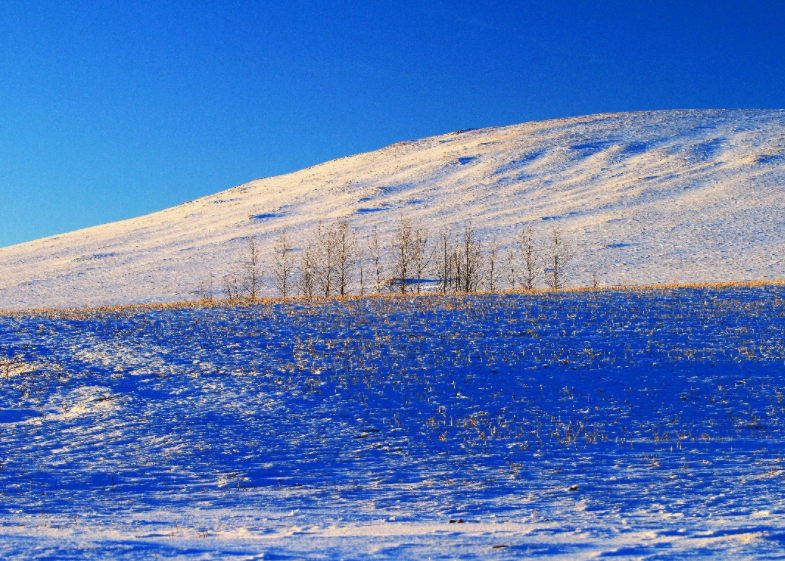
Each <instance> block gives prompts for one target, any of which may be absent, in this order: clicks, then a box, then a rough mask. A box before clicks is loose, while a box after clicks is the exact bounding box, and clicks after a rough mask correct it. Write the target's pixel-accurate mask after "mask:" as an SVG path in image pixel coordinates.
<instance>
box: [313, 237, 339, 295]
mask: <svg viewBox="0 0 785 561" xmlns="http://www.w3.org/2000/svg"><path fill="white" fill-rule="evenodd" d="M316 240H317V244H318V245H317V251H316V261H315V271H316V276H317V279H318V285H319V288H320V291H321V293H322V295H323V296H325V297H329V296H330V295H331V294H332V293H333V291H334V290H335V287H334V279H335V242H336V234H335V228H334V227H333V226H325V225H324V224H323V223H321V222H319V226H318V227H317V230H316Z"/></svg>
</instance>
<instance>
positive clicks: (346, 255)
mask: <svg viewBox="0 0 785 561" xmlns="http://www.w3.org/2000/svg"><path fill="white" fill-rule="evenodd" d="M332 237H333V240H332V243H333V247H334V251H333V253H334V255H335V281H336V285H337V286H336V290H337V291H338V294H340V295H341V296H346V295H347V294H348V292H349V283H350V282H351V273H352V269H353V268H354V266H355V259H356V258H355V256H354V251H355V243H354V235H353V233H352V230H351V227H350V225H349V220H347V219H344V220H341V221H339V222H338V224H336V225H335V227H334V228H333V231H332Z"/></svg>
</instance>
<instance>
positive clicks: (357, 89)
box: [0, 0, 785, 246]
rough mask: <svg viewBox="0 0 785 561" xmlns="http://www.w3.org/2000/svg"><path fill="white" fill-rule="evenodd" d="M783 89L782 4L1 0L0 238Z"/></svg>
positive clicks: (768, 103)
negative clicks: (460, 144)
mask: <svg viewBox="0 0 785 561" xmlns="http://www.w3.org/2000/svg"><path fill="white" fill-rule="evenodd" d="M717 107H746V108H785V2H781V1H770V2H760V1H758V2H756V1H754V0H744V1H738V2H722V1H717V0H712V1H710V0H706V1H697V0H695V1H687V0H680V1H672V2H670V1H655V0H652V1H645V2H644V1H635V0H624V1H607V0H603V1H599V0H598V1H589V0H586V1H582V2H568V1H558V0H547V1H542V2H539V1H537V2H535V1H532V2H529V1H518V2H516V1H513V0H506V1H494V0H484V1H474V2H469V1H462V0H449V1H447V0H445V1H437V0H414V1H407V0H399V1H396V2H381V1H379V2H377V1H374V0H365V1H350V0H331V1H311V2H306V1H301V0H279V1H276V2H267V1H264V0H259V1H250V0H213V1H201V2H198V1H194V2H177V1H171V2H163V1H160V0H154V1H151V0H133V1H126V0H111V1H110V0H106V1H101V0H74V1H72V0H58V1H55V0H51V1H43V0H2V2H0V211H1V212H0V246H5V245H10V244H14V243H19V242H22V241H26V240H31V239H35V238H38V237H42V236H47V235H52V234H56V233H60V232H65V231H69V230H73V229H77V228H82V227H86V226H91V225H95V224H100V223H105V222H110V221H114V220H119V219H122V218H130V217H132V216H138V215H141V214H146V213H148V212H152V211H155V210H159V209H163V208H166V207H169V206H172V205H176V204H178V203H181V202H183V201H186V200H189V199H193V198H196V197H200V196H203V195H207V194H210V193H214V192H217V191H220V190H222V189H226V188H229V187H232V186H234V185H237V184H240V183H243V182H246V181H249V180H252V179H254V178H257V177H260V176H271V175H277V174H281V173H286V172H290V171H295V170H297V169H300V168H303V167H306V166H309V165H313V164H316V163H319V162H323V161H326V160H330V159H333V158H336V157H340V156H345V155H348V154H354V153H358V152H365V151H369V150H373V149H376V148H380V147H382V146H385V145H387V144H391V143H393V142H397V141H399V140H405V139H412V138H420V137H424V136H430V135H435V134H440V133H445V132H449V131H452V130H456V129H463V128H470V127H477V128H479V127H486V126H493V125H507V124H514V123H519V122H524V121H530V120H538V119H546V118H553V117H565V116H571V115H580V114H587V113H598V112H605V111H632V110H644V109H670V108H717Z"/></svg>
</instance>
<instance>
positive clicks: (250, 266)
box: [243, 236, 262, 300]
mask: <svg viewBox="0 0 785 561" xmlns="http://www.w3.org/2000/svg"><path fill="white" fill-rule="evenodd" d="M243 265H244V268H245V292H246V294H247V295H248V298H250V299H251V300H256V299H257V298H258V297H259V290H260V288H261V278H262V273H261V255H260V253H259V246H258V244H257V243H256V238H255V237H253V236H251V237H250V238H248V250H247V253H246V257H245V263H244V264H243Z"/></svg>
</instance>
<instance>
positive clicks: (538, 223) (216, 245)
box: [0, 110, 785, 309]
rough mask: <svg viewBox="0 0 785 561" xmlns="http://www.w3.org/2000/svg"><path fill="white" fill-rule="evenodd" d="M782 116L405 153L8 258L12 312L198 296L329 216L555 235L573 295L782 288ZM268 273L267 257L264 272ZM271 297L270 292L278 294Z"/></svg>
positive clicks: (389, 151) (511, 135)
mask: <svg viewBox="0 0 785 561" xmlns="http://www.w3.org/2000/svg"><path fill="white" fill-rule="evenodd" d="M784 134H785V111H782V110H711V111H704V110H701V111H697V110H696V111H660V112H645V113H624V114H606V115H594V116H586V117H578V118H570V119H561V120H552V121H543V122H533V123H525V124H522V125H516V126H509V127H503V128H491V129H483V130H473V131H463V132H456V133H452V134H447V135H443V136H438V137H433V138H427V139H424V140H417V141H410V142H400V143H397V144H394V145H392V146H388V147H386V148H383V149H381V150H378V151H375V152H371V153H367V154H360V155H356V156H352V157H347V158H343V159H339V160H335V161H331V162H327V163H325V164H322V165H318V166H315V167H312V168H308V169H305V170H302V171H299V172H296V173H292V174H289V175H284V176H280V177H273V178H269V179H260V180H257V181H253V182H251V183H248V184H245V185H242V186H239V187H235V188H233V189H229V190H228V191H224V192H222V193H218V194H216V195H213V196H209V197H205V198H203V199H199V200H196V201H192V202H189V203H185V204H182V205H180V206H178V207H174V208H171V209H168V210H164V211H162V212H158V213H155V214H151V215H148V216H144V217H140V218H135V219H131V220H126V221H123V222H117V223H113V224H108V225H104V226H98V227H94V228H89V229H86V230H81V231H77V232H72V233H70V234H64V235H60V236H55V237H51V238H46V239H42V240H38V241H34V242H30V243H25V244H21V245H18V246H12V247H7V248H3V249H0V309H25V308H35V307H50V306H83V305H103V304H117V303H132V302H165V301H173V300H184V299H190V298H193V297H194V294H195V291H196V289H197V286H198V285H199V283H200V282H203V281H204V280H205V279H206V278H207V277H208V276H209V274H210V273H213V274H214V275H215V276H216V278H219V279H220V278H221V276H222V275H224V274H226V273H227V272H229V271H230V270H231V269H232V268H233V267H235V266H236V264H237V263H239V262H240V261H241V259H242V252H243V248H244V247H245V239H246V238H247V237H248V236H252V235H253V236H258V238H259V240H260V245H261V248H262V252H263V253H264V254H266V255H268V256H270V257H271V256H272V246H273V242H274V239H275V238H276V236H277V235H278V233H279V232H280V231H281V229H282V228H284V227H286V226H288V227H291V228H292V229H293V233H294V238H295V245H296V246H298V247H302V245H303V244H304V243H305V240H307V239H308V237H309V236H312V232H313V230H314V228H315V226H316V224H317V222H318V221H319V220H320V219H324V220H327V221H330V220H333V219H336V218H340V217H350V218H351V220H352V223H353V225H354V227H355V228H356V230H357V231H358V233H359V237H360V239H361V240H363V239H365V238H367V236H368V235H369V233H370V231H371V229H372V228H373V227H374V226H376V227H378V229H379V232H380V233H381V235H382V238H383V239H387V238H388V234H389V233H390V232H391V231H392V229H393V228H394V226H395V223H396V221H397V220H398V217H399V216H400V215H402V214H403V215H405V216H407V217H411V218H413V219H415V220H419V221H420V223H421V224H423V225H424V226H426V227H427V228H430V229H431V230H432V231H434V232H435V231H436V230H438V229H439V228H441V227H443V226H450V225H452V226H458V225H462V224H464V223H465V222H466V221H468V220H471V221H473V224H474V225H475V226H476V227H478V228H479V230H480V232H481V234H483V235H484V236H485V237H486V239H487V238H489V237H490V236H491V235H495V236H496V237H497V238H498V239H499V240H500V241H501V242H505V241H506V240H509V239H511V237H512V236H513V235H514V233H515V232H516V231H518V230H520V229H521V228H522V227H523V226H525V225H526V224H531V225H534V226H535V227H536V228H537V230H538V231H539V232H540V233H541V235H542V236H543V237H544V236H545V235H546V234H547V232H548V230H549V229H550V228H551V227H553V226H558V227H559V228H561V229H562V230H563V231H564V232H565V233H566V234H567V235H568V237H570V238H571V239H572V242H573V246H574V248H575V249H576V254H577V255H578V256H579V259H577V260H576V261H575V263H574V267H573V275H572V283H573V284H576V285H586V284H588V283H589V279H590V278H591V273H592V272H593V271H597V272H598V273H600V275H601V277H602V281H603V283H604V284H652V283H665V282H667V283H672V282H674V281H677V282H714V281H731V280H760V279H773V278H782V277H783V276H785V262H783V261H782V259H781V257H780V256H781V255H782V254H783V251H785V228H784V227H783V209H784V208H785V205H784V204H783V203H784V202H785V199H784V198H783V185H785V137H784ZM271 260H272V259H271V258H270V261H271ZM267 285H268V286H272V285H273V284H272V282H268V283H267Z"/></svg>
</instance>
